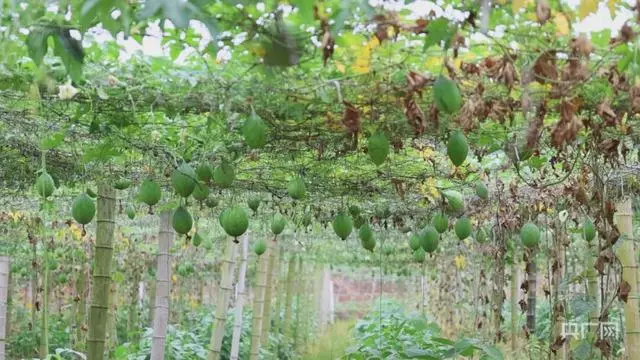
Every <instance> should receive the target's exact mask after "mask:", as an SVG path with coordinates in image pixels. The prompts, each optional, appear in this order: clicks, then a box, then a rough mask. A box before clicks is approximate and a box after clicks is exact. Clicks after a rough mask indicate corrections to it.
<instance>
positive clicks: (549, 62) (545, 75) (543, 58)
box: [533, 50, 558, 84]
mask: <svg viewBox="0 0 640 360" xmlns="http://www.w3.org/2000/svg"><path fill="white" fill-rule="evenodd" d="M533 73H534V75H535V78H536V81H538V82H539V83H541V84H544V83H546V82H548V81H555V80H556V79H557V78H558V69H557V67H556V52H555V51H554V50H549V51H545V52H543V53H542V54H540V56H538V58H537V59H536V62H535V63H534V64H533Z"/></svg>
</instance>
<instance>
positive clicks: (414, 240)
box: [409, 234, 421, 250]
mask: <svg viewBox="0 0 640 360" xmlns="http://www.w3.org/2000/svg"><path fill="white" fill-rule="evenodd" d="M420 245H421V240H420V236H418V234H413V235H411V237H410V238H409V247H410V248H411V250H416V249H418V248H419V247H420Z"/></svg>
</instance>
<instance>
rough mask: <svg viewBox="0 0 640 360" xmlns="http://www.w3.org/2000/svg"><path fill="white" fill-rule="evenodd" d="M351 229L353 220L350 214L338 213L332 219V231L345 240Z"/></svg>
mask: <svg viewBox="0 0 640 360" xmlns="http://www.w3.org/2000/svg"><path fill="white" fill-rule="evenodd" d="M352 230H353V221H352V220H351V216H349V215H346V214H344V213H339V214H338V215H337V216H336V218H335V219H334V220H333V231H334V232H335V233H336V235H338V237H340V239H342V240H346V239H347V238H348V237H349V234H351V231H352Z"/></svg>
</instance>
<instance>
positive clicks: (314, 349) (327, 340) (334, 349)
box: [302, 320, 356, 360]
mask: <svg viewBox="0 0 640 360" xmlns="http://www.w3.org/2000/svg"><path fill="white" fill-rule="evenodd" d="M355 323H356V320H343V321H337V322H336V323H334V324H332V325H331V326H330V327H329V328H327V330H326V331H325V332H324V334H322V335H320V337H318V340H317V341H316V342H315V343H313V344H311V345H309V348H308V349H307V351H306V354H304V356H303V357H302V359H303V360H335V359H338V358H340V357H341V356H343V355H344V354H345V349H346V348H347V347H348V346H349V345H351V342H352V341H353V334H352V333H353V327H354V326H355Z"/></svg>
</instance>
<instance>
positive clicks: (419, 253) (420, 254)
mask: <svg viewBox="0 0 640 360" xmlns="http://www.w3.org/2000/svg"><path fill="white" fill-rule="evenodd" d="M424 255H425V252H424V250H423V249H422V248H418V250H415V251H414V252H413V261H414V262H417V263H422V262H424Z"/></svg>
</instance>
